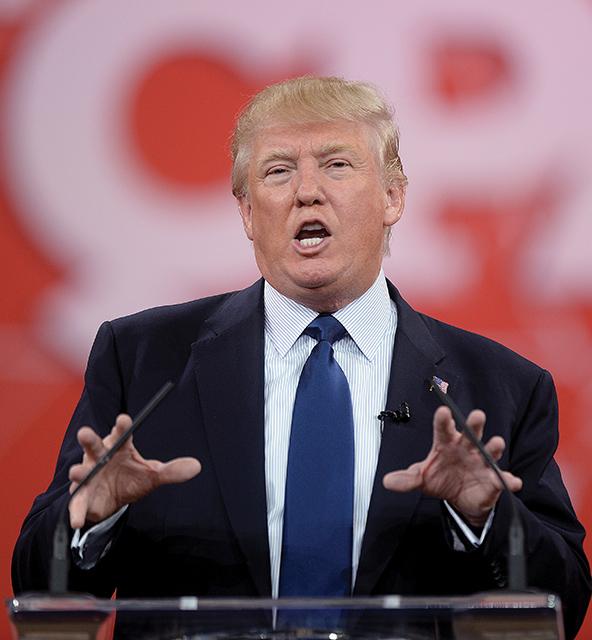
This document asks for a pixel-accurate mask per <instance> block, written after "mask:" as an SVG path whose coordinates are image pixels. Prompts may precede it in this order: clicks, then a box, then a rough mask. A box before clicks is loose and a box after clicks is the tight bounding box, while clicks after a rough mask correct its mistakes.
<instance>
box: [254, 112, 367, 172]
mask: <svg viewBox="0 0 592 640" xmlns="http://www.w3.org/2000/svg"><path fill="white" fill-rule="evenodd" d="M334 150H351V151H353V152H354V153H357V154H359V155H364V156H367V155H369V154H374V153H376V151H377V144H376V134H375V133H374V131H373V130H372V129H371V127H369V126H368V125H367V124H365V123H363V122H349V121H345V120H336V121H331V122H314V123H274V124H270V125H268V126H266V127H264V128H262V129H260V130H259V131H258V132H257V133H256V134H255V135H254V137H253V139H252V141H251V160H252V161H255V162H258V161H260V160H261V159H262V158H263V157H264V156H266V155H269V154H272V153H278V152H284V153H286V154H290V155H300V154H301V153H307V152H309V153H312V154H314V155H322V154H323V153H330V152H332V151H334Z"/></svg>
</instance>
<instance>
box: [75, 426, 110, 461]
mask: <svg viewBox="0 0 592 640" xmlns="http://www.w3.org/2000/svg"><path fill="white" fill-rule="evenodd" d="M76 438H77V440H78V444H79V445H80V446H81V447H82V449H83V450H84V453H85V455H88V456H89V457H90V458H91V459H94V460H96V459H98V458H100V457H101V456H102V455H103V453H104V452H105V445H104V444H103V441H102V440H101V437H100V436H99V435H98V434H96V433H95V432H94V431H93V430H92V429H91V428H90V427H82V428H80V429H78V433H77V434H76Z"/></svg>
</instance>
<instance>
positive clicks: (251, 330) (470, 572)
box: [13, 281, 590, 635]
mask: <svg viewBox="0 0 592 640" xmlns="http://www.w3.org/2000/svg"><path fill="white" fill-rule="evenodd" d="M389 287H390V293H391V296H392V298H393V299H394V300H395V303H396V305H397V309H398V327H397V333H396V338H395V347H394V352H393V359H392V368H391V373H390V382H389V389H388V401H387V407H388V408H396V407H398V406H399V404H400V403H401V402H402V401H405V402H407V403H408V404H409V406H410V408H411V414H412V417H411V420H410V422H408V423H407V424H395V423H392V424H391V423H387V424H386V425H385V427H384V431H383V436H382V444H381V448H380V454H379V460H378V468H377V472H376V479H375V484H374V489H373V494H372V498H371V502H370V508H369V512H368V521H367V526H366V530H365V533H364V539H363V545H362V551H361V558H360V564H359V570H358V574H357V578H356V582H355V587H354V594H355V595H364V594H384V593H398V594H416V595H422V594H425V595H436V594H466V593H471V592H476V591H482V590H488V589H495V588H500V587H503V586H504V585H505V566H506V557H507V528H508V522H509V514H510V505H509V500H508V498H507V497H506V496H502V497H501V498H500V500H499V502H498V505H497V507H496V514H495V518H494V521H493V525H492V529H491V531H490V532H489V534H488V536H487V539H486V543H485V544H484V545H483V546H482V547H481V548H480V549H479V550H477V551H473V552H458V551H455V550H454V549H453V546H452V544H451V539H450V526H449V523H448V522H447V521H446V516H445V515H444V512H443V510H442V505H441V503H440V501H438V500H436V499H433V498H428V497H426V496H423V495H421V494H420V493H419V492H417V491H414V492H411V493H407V494H395V493H391V492H388V491H386V490H385V489H384V488H383V487H382V477H383V476H384V474H385V473H387V472H388V471H391V470H394V469H402V468H405V467H407V466H408V465H410V464H411V463H413V462H416V461H418V460H421V459H423V458H424V457H425V455H426V454H427V452H428V451H429V449H430V446H431V442H432V416H433V413H434V410H435V409H436V407H437V405H438V402H437V398H436V397H435V396H434V394H433V393H430V392H429V390H428V386H427V384H426V380H427V379H428V378H430V377H431V376H432V375H438V376H439V377H440V378H442V379H443V380H446V381H447V382H448V383H449V393H450V394H451V395H452V396H453V397H454V398H455V399H456V401H457V403H458V404H459V405H460V407H461V409H462V410H463V411H465V412H469V411H470V410H471V409H473V408H475V407H479V408H482V409H483V410H484V411H485V412H486V413H487V425H486V429H485V436H484V438H485V439H487V438H489V437H491V436H492V435H494V434H499V435H501V436H502V437H503V438H504V439H505V441H506V443H507V448H506V451H505V453H504V456H503V458H502V460H501V463H500V464H501V466H502V467H504V468H508V469H510V470H511V471H512V472H513V473H515V474H516V475H518V476H520V477H521V478H522V479H523V481H524V488H523V489H522V491H520V493H519V494H518V497H519V498H520V511H521V515H522V519H523V521H524V525H525V529H526V545H527V556H528V576H529V584H530V586H532V587H537V588H539V589H543V590H546V591H552V592H556V593H558V594H559V595H560V596H561V598H562V599H563V603H564V617H565V620H566V627H567V630H568V635H571V634H573V633H574V630H575V629H576V628H577V626H578V625H579V624H580V623H581V620H582V618H583V616H584V613H585V609H586V606H587V603H588V600H589V594H590V582H589V568H588V564H587V561H586V558H585V555H584V553H583V550H582V540H583V535H584V533H583V529H582V527H581V525H580V524H579V523H578V521H577V519H576V516H575V514H574V512H573V509H572V507H571V504H570V501H569V497H568V495H567V492H566V490H565V487H564V485H563V483H562V480H561V476H560V472H559V469H558V467H557V465H556V463H555V462H554V460H553V454H554V451H555V448H556V446H557V439H558V431H557V402H556V396H555V391H554V387H553V382H552V380H551V377H550V375H549V374H548V373H547V372H546V371H544V370H542V369H540V368H539V367H537V366H536V365H534V364H532V363H531V362H528V361H527V360H525V359H524V358H521V357H520V356H518V355H517V354H515V353H513V352H511V351H509V350H508V349H506V348H504V347H502V346H501V345H499V344H497V343H495V342H493V341H491V340H488V339H486V338H483V337H480V336H477V335H474V334H470V333H468V332H465V331H462V330H460V329H457V328H454V327H451V326H449V325H446V324H444V323H441V322H438V321H437V320H434V319H432V318H429V317H427V316H424V315H422V314H419V313H417V312H415V311H414V310H413V309H412V308H411V307H410V306H409V305H408V304H407V303H406V302H405V301H404V300H403V299H402V298H401V297H400V296H399V294H398V292H397V291H396V289H395V288H394V287H392V285H390V284H389ZM263 341H264V314H263V286H262V281H259V282H257V283H255V284H254V285H253V286H251V287H250V288H248V289H245V290H242V291H238V292H235V293H229V294H224V295H221V296H214V297H211V298H205V299H202V300H197V301H194V302H189V303H186V304H181V305H175V306H171V307H162V308H157V309H151V310H148V311H144V312H141V313H139V314H136V315H133V316H129V317H126V318H121V319H118V320H115V321H112V322H107V323H104V324H103V325H102V327H101V328H100V330H99V333H98V335H97V338H96V340H95V343H94V345H93V348H92V351H91V355H90V359H89V363H88V368H87V371H86V375H85V387H84V392H83V394H82V397H81V400H80V402H79V404H78V406H77V408H76V410H75V412H74V415H73V417H72V420H71V423H70V426H69V427H68V430H67V433H66V436H65V439H64V443H63V445H62V449H61V451H60V455H59V460H58V463H57V468H56V473H55V477H54V479H53V481H52V483H51V484H50V486H49V488H48V490H47V491H46V492H45V493H44V494H42V495H41V496H39V497H38V498H37V499H36V500H35V502H34V504H33V507H32V509H31V512H30V513H29V515H28V516H27V519H26V521H25V523H24V525H23V529H22V531H21V535H20V537H19V540H18V542H17V546H16V549H15V553H14V557H13V584H14V589H15V592H17V593H18V592H22V591H25V590H42V589H45V588H46V587H47V576H48V565H49V555H50V548H51V539H52V534H53V530H54V527H55V523H56V520H57V517H58V514H59V513H60V510H63V509H65V508H66V502H67V497H68V496H67V486H68V481H67V473H68V468H69V467H70V465H72V464H73V463H75V462H77V461H79V460H80V458H81V452H80V447H79V446H78V444H77V442H76V437H75V435H76V431H77V429H78V428H79V427H80V426H82V425H84V424H87V425H90V426H92V427H93V428H94V429H96V430H97V431H98V432H100V433H101V434H106V433H107V432H108V431H109V430H110V428H111V426H112V424H113V422H114V418H115V416H116V415H117V414H118V413H120V412H122V411H125V412H128V413H130V414H131V415H134V414H135V413H136V412H137V411H138V410H139V409H140V408H141V407H142V406H143V405H144V404H145V403H146V402H147V400H148V399H149V398H150V396H151V395H152V394H154V393H155V391H156V390H157V389H158V388H160V386H161V385H162V384H163V382H164V381H166V380H169V379H171V380H173V381H174V382H176V386H175V388H174V390H173V391H172V392H171V393H170V394H169V395H168V396H167V398H166V399H165V401H164V402H163V403H162V404H161V405H160V406H159V407H158V408H157V409H156V411H155V412H154V413H153V414H152V416H151V417H150V418H149V419H148V420H147V421H146V422H145V423H144V425H143V426H142V427H141V429H139V430H138V432H137V434H136V435H135V436H134V441H135V444H136V446H137V448H138V449H139V450H140V452H141V453H142V454H143V455H144V456H145V457H147V458H158V459H162V460H166V459H170V458H173V457H176V456H188V455H189V456H195V457H197V458H198V459H199V460H200V461H201V462H202V465H203V470H202V473H201V474H200V475H199V476H198V477H196V478H194V479H193V480H191V481H189V482H187V483H184V484H182V485H175V486H167V487H161V488H159V489H158V490H156V491H155V492H154V493H152V494H151V495H149V496H147V497H146V498H144V499H142V500H140V501H139V502H137V503H136V504H134V505H131V506H130V508H129V509H128V512H127V514H126V517H125V519H124V521H123V522H122V523H121V526H120V528H119V529H120V530H119V532H118V534H117V537H116V539H115V541H114V543H113V546H112V548H111V549H110V550H109V552H108V553H107V554H106V555H105V557H104V558H103V559H102V560H101V561H100V562H99V563H98V564H97V565H96V567H95V568H93V569H91V570H81V569H79V568H77V567H73V568H72V570H71V576H70V586H71V588H72V589H75V590H76V589H77V590H81V591H87V592H91V593H94V594H97V595H102V596H109V595H111V593H112V592H113V590H114V589H115V588H117V590H118V591H117V593H118V596H119V597H130V596H135V597H140V596H164V595H169V596H171V595H181V594H196V595H202V596H204V595H209V596H230V595H233V596H243V595H244V596H269V595H270V593H271V580H270V561H269V547H268V537H267V516H266V499H265V472H264V469H265V466H264V379H263V378H264V345H263Z"/></svg>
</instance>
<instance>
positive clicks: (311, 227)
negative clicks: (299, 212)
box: [302, 222, 325, 231]
mask: <svg viewBox="0 0 592 640" xmlns="http://www.w3.org/2000/svg"><path fill="white" fill-rule="evenodd" d="M324 228H325V227H323V225H322V224H319V223H318V222H315V223H314V224H305V225H304V226H303V227H302V230H303V231H320V230H321V229H324Z"/></svg>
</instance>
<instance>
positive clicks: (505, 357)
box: [419, 313, 547, 378]
mask: <svg viewBox="0 0 592 640" xmlns="http://www.w3.org/2000/svg"><path fill="white" fill-rule="evenodd" d="M419 316H420V318H421V320H422V321H423V323H424V324H425V325H426V327H427V328H428V330H429V331H430V333H431V334H432V335H433V336H434V338H435V339H436V341H437V342H438V343H439V344H441V345H443V346H445V349H446V353H447V356H449V357H450V358H451V359H453V360H458V361H461V362H469V361H470V362H472V363H473V365H474V366H475V367H479V365H482V366H483V367H484V368H487V370H489V371H500V370H507V369H509V368H511V369H512V371H513V372H514V373H515V374H520V373H522V374H523V375H525V376H528V377H530V376H535V377H537V378H538V377H539V376H541V375H542V374H543V373H547V372H546V371H545V370H544V369H543V368H542V367H540V366H539V365H537V364H536V363H534V362H532V361H531V360H528V359H527V358H525V357H524V356H522V355H521V354H519V353H517V352H516V351H513V350H512V349H510V348H509V347H506V346H505V345H503V344H501V343H500V342H497V341H496V340H493V339H491V338H488V337H486V336H483V335H481V334H478V333H474V332H472V331H468V330H467V329H462V328H460V327H456V326H454V325H451V324H448V323H446V322H442V321H441V320H437V319H436V318H432V317H431V316H428V315H426V314H423V313H419Z"/></svg>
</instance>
